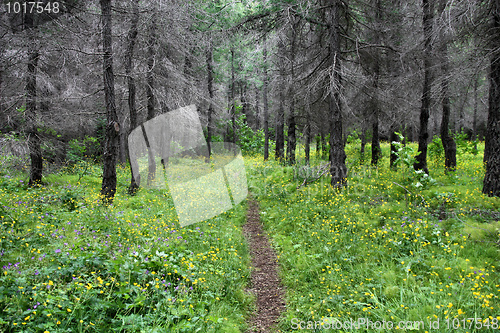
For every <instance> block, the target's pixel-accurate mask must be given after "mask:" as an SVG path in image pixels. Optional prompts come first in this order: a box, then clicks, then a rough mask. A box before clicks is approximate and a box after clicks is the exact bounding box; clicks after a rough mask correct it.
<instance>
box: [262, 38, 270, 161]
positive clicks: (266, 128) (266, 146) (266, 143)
mask: <svg viewBox="0 0 500 333" xmlns="http://www.w3.org/2000/svg"><path fill="white" fill-rule="evenodd" d="M263 43H264V50H263V62H264V83H263V85H264V86H263V91H262V93H263V96H262V98H263V102H264V161H267V160H268V159H269V103H268V100H267V93H268V91H267V89H268V87H267V86H268V81H269V75H268V72H267V43H266V39H265V37H264V42H263Z"/></svg>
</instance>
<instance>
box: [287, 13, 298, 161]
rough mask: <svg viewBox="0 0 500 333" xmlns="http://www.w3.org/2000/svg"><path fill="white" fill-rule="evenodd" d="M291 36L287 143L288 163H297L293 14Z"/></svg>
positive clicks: (296, 26)
mask: <svg viewBox="0 0 500 333" xmlns="http://www.w3.org/2000/svg"><path fill="white" fill-rule="evenodd" d="M290 21H291V22H290V25H291V38H290V79H291V80H290V85H289V87H288V94H287V95H288V96H289V97H288V98H289V99H290V108H289V110H288V119H287V120H288V121H287V123H288V132H287V134H288V135H287V145H286V160H287V162H288V164H290V165H293V164H295V149H296V148H297V138H296V133H295V131H296V120H295V117H296V116H295V91H294V83H295V52H296V47H297V46H296V45H297V28H298V24H299V22H300V21H299V20H297V18H296V17H294V16H291V18H290Z"/></svg>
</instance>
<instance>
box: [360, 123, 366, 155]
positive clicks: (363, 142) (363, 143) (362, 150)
mask: <svg viewBox="0 0 500 333" xmlns="http://www.w3.org/2000/svg"><path fill="white" fill-rule="evenodd" d="M365 146H366V128H365V126H364V125H363V127H362V129H361V147H360V149H359V155H360V161H361V164H364V163H365Z"/></svg>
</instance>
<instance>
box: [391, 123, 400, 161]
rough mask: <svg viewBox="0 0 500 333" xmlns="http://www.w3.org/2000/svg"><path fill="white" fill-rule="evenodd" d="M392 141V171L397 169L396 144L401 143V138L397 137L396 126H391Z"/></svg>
mask: <svg viewBox="0 0 500 333" xmlns="http://www.w3.org/2000/svg"><path fill="white" fill-rule="evenodd" d="M389 140H390V141H391V156H390V157H389V166H390V168H391V169H396V164H395V163H396V160H397V158H398V155H397V154H396V153H397V149H396V145H395V144H394V142H399V137H398V136H397V135H396V129H395V128H394V125H392V126H391V136H390V138H389Z"/></svg>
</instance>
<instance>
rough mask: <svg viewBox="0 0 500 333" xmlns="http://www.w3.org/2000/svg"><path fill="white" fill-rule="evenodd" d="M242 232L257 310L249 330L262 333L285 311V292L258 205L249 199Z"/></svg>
mask: <svg viewBox="0 0 500 333" xmlns="http://www.w3.org/2000/svg"><path fill="white" fill-rule="evenodd" d="M243 234H244V235H245V238H246V239H247V242H248V245H249V251H250V256H251V260H252V273H251V280H250V288H249V289H248V290H247V291H249V292H251V293H252V294H253V295H255V298H256V301H255V304H256V311H255V313H254V315H253V317H252V318H251V319H250V322H249V327H250V328H249V332H259V333H265V332H269V331H270V330H271V329H272V327H274V326H275V325H276V324H277V323H278V318H279V317H280V315H281V313H282V312H284V311H285V295H284V287H283V285H282V284H281V281H280V278H279V276H278V269H279V264H278V257H277V256H276V252H275V251H274V249H273V248H272V247H271V246H270V245H269V240H268V238H267V236H266V233H265V231H264V229H263V226H262V222H261V221H260V214H259V204H258V202H257V201H255V200H254V199H252V198H250V199H249V201H248V212H247V222H246V224H245V225H244V226H243Z"/></svg>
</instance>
